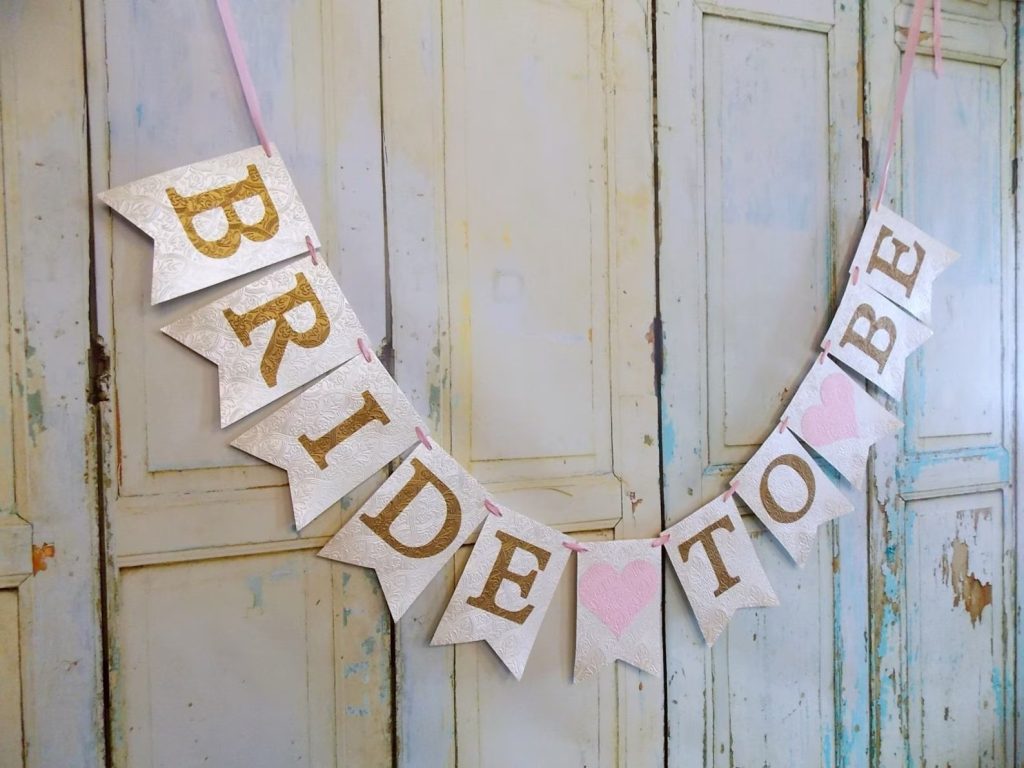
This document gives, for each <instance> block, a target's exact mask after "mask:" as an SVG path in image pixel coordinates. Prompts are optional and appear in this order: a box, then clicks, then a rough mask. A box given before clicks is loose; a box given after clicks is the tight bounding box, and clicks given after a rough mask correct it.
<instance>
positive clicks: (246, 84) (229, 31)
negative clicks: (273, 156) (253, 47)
mask: <svg viewBox="0 0 1024 768" xmlns="http://www.w3.org/2000/svg"><path fill="white" fill-rule="evenodd" d="M217 10H218V11H219V12H220V21H221V24H223V25H224V34H225V35H226V36H227V38H228V47H229V48H230V49H231V58H232V59H234V61H235V70H236V71H237V72H238V80H239V82H240V83H241V84H242V95H243V96H245V104H246V106H248V107H249V117H250V118H251V119H252V125H253V128H255V129H256V135H257V136H259V138H260V144H262V145H263V151H264V152H266V153H267V157H270V139H268V138H267V131H266V129H265V128H264V127H263V116H262V114H260V102H259V99H258V98H257V97H256V86H255V85H253V82H252V74H251V73H250V72H249V64H248V62H246V60H245V51H244V50H243V49H242V40H241V38H240V37H239V36H238V27H236V26H235V17H234V15H233V14H232V13H231V3H230V1H229V0H217Z"/></svg>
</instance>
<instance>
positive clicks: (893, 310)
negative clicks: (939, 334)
mask: <svg viewBox="0 0 1024 768" xmlns="http://www.w3.org/2000/svg"><path fill="white" fill-rule="evenodd" d="M931 335H932V332H931V330H930V329H929V328H928V326H926V325H924V324H923V323H922V322H920V321H919V320H915V319H914V318H913V317H911V316H910V315H908V314H907V313H906V312H904V311H903V310H902V309H900V308H899V307H897V306H896V305H895V304H893V303H892V302H891V301H889V300H888V299H887V298H885V297H884V296H882V295H881V294H880V293H877V292H876V291H873V290H872V289H871V288H868V287H867V286H866V285H864V284H863V283H858V284H857V285H854V284H853V283H852V281H851V282H850V283H848V284H847V286H846V293H845V294H844V295H843V300H842V302H840V304H839V309H837V310H836V316H835V317H834V318H832V325H830V326H829V329H828V333H827V334H825V341H824V342H823V343H824V344H827V345H828V347H829V350H828V352H829V354H830V355H832V356H833V357H835V358H836V359H837V360H840V361H841V362H844V363H846V364H847V365H848V366H850V367H851V368H852V369H853V370H855V371H857V372H858V373H859V374H861V375H862V376H865V377H867V378H868V379H870V380H871V381H873V382H874V383H875V384H877V385H878V386H879V387H881V388H882V389H884V390H885V391H886V392H888V393H889V395H890V396H892V397H893V398H894V399H896V400H899V399H900V398H901V397H902V396H903V375H904V372H905V370H906V363H907V355H909V354H910V353H911V352H913V351H914V350H915V349H917V348H918V347H919V346H921V345H922V344H924V342H925V341H927V340H928V337H930V336H931Z"/></svg>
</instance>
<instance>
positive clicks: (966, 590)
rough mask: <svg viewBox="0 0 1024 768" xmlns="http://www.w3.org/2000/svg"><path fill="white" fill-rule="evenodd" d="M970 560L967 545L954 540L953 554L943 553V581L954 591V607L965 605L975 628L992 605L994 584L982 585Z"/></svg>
mask: <svg viewBox="0 0 1024 768" xmlns="http://www.w3.org/2000/svg"><path fill="white" fill-rule="evenodd" d="M969 560H970V552H969V550H968V547H967V543H966V542H964V541H961V540H960V539H959V538H956V539H953V544H952V554H950V552H943V553H942V580H943V582H944V583H945V584H948V585H949V586H950V587H951V588H952V590H953V605H954V606H958V605H961V604H962V605H963V608H964V610H965V611H967V614H968V615H969V616H970V617H971V625H972V626H973V625H974V624H977V622H978V620H979V619H980V618H981V613H982V611H984V610H985V608H986V606H989V605H991V604H992V583H991V582H985V583H982V582H981V581H980V580H979V579H978V578H977V577H976V576H975V575H974V574H973V573H971V572H970V570H969V565H970V563H969Z"/></svg>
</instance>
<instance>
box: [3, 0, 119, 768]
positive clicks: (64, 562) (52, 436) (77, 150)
mask: <svg viewBox="0 0 1024 768" xmlns="http://www.w3.org/2000/svg"><path fill="white" fill-rule="evenodd" d="M0 104H2V107H0V110H2V112H0V123H2V126H3V130H2V139H0V152H2V154H0V167H2V188H3V205H2V207H3V214H2V219H0V222H2V225H3V236H2V238H0V249H2V253H0V261H3V262H5V269H4V271H5V282H6V286H5V287H6V293H5V295H4V299H3V300H0V306H2V307H3V310H2V312H3V314H4V315H5V317H4V319H3V321H2V322H0V333H2V334H3V335H4V336H5V337H6V338H5V339H4V341H3V342H2V343H0V357H6V356H7V355H6V354H3V352H6V351H9V361H5V363H4V364H3V365H4V367H6V368H7V372H8V373H9V377H5V378H4V379H3V381H4V384H3V386H10V387H11V396H10V397H11V399H10V403H11V406H9V407H10V410H7V409H6V408H0V412H5V413H6V418H5V421H7V423H6V424H4V425H3V426H2V427H0V440H2V441H3V442H4V443H6V445H5V446H4V448H3V449H0V461H2V460H3V457H5V456H11V455H12V453H13V466H14V468H15V471H14V473H13V478H14V486H13V504H12V497H11V488H10V486H9V485H7V483H6V482H4V483H2V485H7V487H6V488H5V489H4V490H3V491H0V498H2V499H3V500H2V501H0V506H4V507H6V508H5V509H2V510H0V515H6V516H10V515H12V514H15V513H16V514H17V515H18V517H19V518H20V520H23V521H24V522H25V523H27V524H30V525H31V526H32V531H31V533H32V539H33V540H34V542H35V543H36V544H39V545H42V544H44V543H49V544H52V545H53V547H54V552H55V556H54V557H53V558H51V559H49V560H47V562H46V565H47V568H46V570H45V571H41V572H40V573H38V574H37V575H36V576H35V577H33V578H31V579H28V580H25V581H23V580H24V579H25V577H26V576H27V575H28V573H30V570H29V569H28V568H27V564H26V555H25V550H24V549H22V548H23V547H25V546H27V544H28V543H29V537H28V535H27V531H26V530H25V529H24V528H22V530H21V532H20V534H19V536H18V542H19V543H18V544H17V546H18V548H19V549H21V552H20V553H18V554H17V555H16V560H15V562H16V566H15V568H14V569H15V570H16V571H20V575H17V574H16V575H15V578H14V580H13V582H12V581H11V580H10V574H8V579H7V583H6V584H5V586H14V585H15V584H16V583H17V582H19V581H21V582H22V583H21V586H20V588H19V589H18V591H17V594H16V602H17V613H16V616H17V628H16V629H15V628H12V627H11V625H10V622H11V621H13V618H12V617H13V616H14V615H15V614H12V613H11V610H12V608H11V606H12V600H14V599H15V595H14V593H11V592H5V593H4V594H5V598H4V601H5V603H6V610H5V614H6V617H5V619H4V620H3V621H0V624H4V625H5V629H4V631H3V635H4V642H6V643H10V641H11V639H12V638H18V642H19V643H20V647H19V648H18V649H17V650H16V651H12V650H11V649H10V648H9V647H8V648H6V649H5V651H4V653H5V655H6V656H7V658H8V659H11V658H16V659H18V662H19V664H20V674H21V679H22V681H23V683H24V685H23V687H22V689H21V701H20V712H21V715H22V717H23V719H24V722H23V727H22V728H21V731H22V738H23V743H20V744H15V745H7V744H4V745H3V746H4V747H7V746H11V747H12V748H13V751H14V754H15V755H16V756H17V755H20V754H22V750H23V753H24V757H25V765H26V766H29V767H30V768H44V766H53V765H62V766H69V767H72V766H96V765H99V764H101V763H102V760H103V710H102V675H101V669H102V667H101V659H100V656H101V650H100V649H101V645H100V629H99V594H100V592H99V570H98V568H97V567H96V566H97V564H98V562H99V556H98V548H97V532H98V525H97V514H96V498H97V493H96V491H97V488H96V483H97V474H96V471H95V470H96V467H95V460H94V459H95V431H94V413H93V410H92V408H91V407H90V404H89V402H88V394H89V348H90V338H89V285H90V281H89V261H90V256H89V207H90V201H89V188H88V182H89V176H88V154H87V146H86V122H85V73H84V68H83V61H82V18H81V7H80V4H79V3H78V2H60V1H56V0H55V1H53V2H49V1H48V2H38V3H36V2H32V3H29V2H14V3H5V4H4V5H3V7H2V8H0ZM8 366H9V367H8ZM4 399H6V398H0V400H4ZM12 447H13V452H12V450H11V449H12ZM8 477H9V476H8ZM7 522H11V520H10V519H8V520H7ZM15 522H17V520H15ZM18 525H19V527H20V523H19V524H18ZM0 578H3V576H0ZM12 653H14V654H15V655H14V656H13V657H12V656H11V655H10V654H12ZM3 674H5V675H6V674H9V667H8V668H7V669H5V671H4V673H3ZM15 692H16V691H12V693H15ZM8 706H9V705H8ZM57 724H59V726H58V725H57ZM10 733H12V731H8V732H7V734H10ZM5 736H6V735H5ZM19 741H21V740H19ZM2 751H4V752H6V751H7V750H6V749H4V750H2Z"/></svg>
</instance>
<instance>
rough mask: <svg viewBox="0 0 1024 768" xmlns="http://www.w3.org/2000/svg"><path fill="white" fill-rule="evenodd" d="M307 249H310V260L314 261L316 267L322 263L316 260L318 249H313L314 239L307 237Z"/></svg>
mask: <svg viewBox="0 0 1024 768" xmlns="http://www.w3.org/2000/svg"><path fill="white" fill-rule="evenodd" d="M306 247H307V248H308V249H309V258H310V259H312V260H313V266H314V267H315V266H316V265H317V264H319V263H320V262H319V261H317V260H316V248H314V247H313V238H312V237H310V236H309V235H306Z"/></svg>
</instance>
